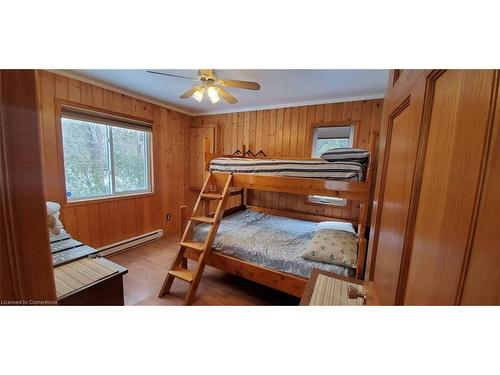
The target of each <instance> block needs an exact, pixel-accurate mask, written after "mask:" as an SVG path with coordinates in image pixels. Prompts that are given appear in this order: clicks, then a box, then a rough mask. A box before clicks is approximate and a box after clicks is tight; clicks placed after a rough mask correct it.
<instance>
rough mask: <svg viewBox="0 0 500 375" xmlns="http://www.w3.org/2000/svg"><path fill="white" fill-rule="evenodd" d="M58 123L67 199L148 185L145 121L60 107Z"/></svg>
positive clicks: (125, 192)
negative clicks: (60, 131)
mask: <svg viewBox="0 0 500 375" xmlns="http://www.w3.org/2000/svg"><path fill="white" fill-rule="evenodd" d="M61 126H62V139H63V154H64V172H65V180H66V196H67V198H68V201H77V200H85V199H94V198H102V197H112V196H120V195H129V194H138V193H146V192H151V191H152V187H151V185H152V183H151V167H150V166H151V128H150V125H149V124H146V123H142V122H140V123H139V122H135V121H134V122H131V121H128V120H124V119H121V118H117V117H114V116H108V115H104V114H103V115H101V114H96V113H90V112H87V111H83V110H82V111H80V110H76V109H75V110H73V109H69V108H68V109H67V108H63V109H62V116H61Z"/></svg>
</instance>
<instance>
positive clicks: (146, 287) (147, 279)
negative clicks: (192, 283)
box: [109, 236, 299, 306]
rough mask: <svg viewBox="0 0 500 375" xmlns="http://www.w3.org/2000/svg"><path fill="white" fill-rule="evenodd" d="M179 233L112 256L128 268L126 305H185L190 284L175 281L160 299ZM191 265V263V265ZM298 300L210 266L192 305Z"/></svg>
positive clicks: (297, 301)
mask: <svg viewBox="0 0 500 375" xmlns="http://www.w3.org/2000/svg"><path fill="white" fill-rule="evenodd" d="M178 241H179V238H178V237H177V236H174V237H172V236H171V237H167V238H163V239H161V240H158V241H154V242H150V243H148V244H145V245H142V246H140V247H136V248H134V249H131V250H128V251H125V252H122V253H119V254H116V255H113V256H110V257H109V259H110V260H112V261H113V262H115V263H118V264H120V265H122V266H124V267H126V268H128V274H126V275H125V276H124V280H123V283H124V286H123V287H124V290H125V305H182V300H183V298H184V294H185V292H186V290H187V285H188V284H187V283H185V282H183V281H181V280H176V281H174V285H173V287H172V291H171V293H170V294H168V295H166V296H165V297H163V298H158V292H159V290H160V288H161V285H162V283H163V280H164V278H165V275H166V272H167V269H168V267H169V266H170V262H171V261H172V258H173V257H174V255H175V254H176V251H177V248H178V246H179V242H178ZM191 266H192V265H190V267H191ZM298 303H299V299H298V298H296V297H293V296H290V295H288V294H285V293H281V292H278V291H276V290H274V289H270V288H267V287H264V286H261V285H258V284H255V283H253V282H251V281H248V280H244V279H242V278H240V277H237V276H233V275H230V274H227V273H225V272H222V271H219V270H217V269H215V268H212V267H209V266H207V267H206V268H205V272H204V274H203V277H202V279H201V283H200V286H199V288H198V293H197V297H196V300H195V301H194V303H193V305H218V306H243V305H298Z"/></svg>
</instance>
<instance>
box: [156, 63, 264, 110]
mask: <svg viewBox="0 0 500 375" xmlns="http://www.w3.org/2000/svg"><path fill="white" fill-rule="evenodd" d="M147 72H148V73H152V74H159V75H162V76H168V77H175V78H183V79H189V80H192V81H200V82H201V84H199V85H196V86H194V87H193V88H191V89H189V90H188V91H186V92H185V93H184V94H182V95H181V96H180V97H181V98H182V99H187V98H190V97H193V98H195V99H196V100H197V101H199V102H201V100H202V99H203V94H204V93H205V92H206V93H207V95H208V97H209V98H210V101H211V102H212V104H216V103H218V102H219V100H220V98H222V99H224V100H225V101H226V102H228V103H230V104H234V103H236V102H237V100H236V98H235V97H234V96H232V95H231V94H230V93H228V92H227V91H226V90H224V89H223V87H235V88H238V89H247V90H259V89H260V85H259V84H258V83H257V82H249V81H236V80H231V79H220V78H218V77H217V75H216V74H215V72H214V71H213V70H212V69H200V70H198V78H192V77H184V76H179V75H176V74H169V73H162V72H155V71H152V70H148V71H147Z"/></svg>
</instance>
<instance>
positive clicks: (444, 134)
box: [404, 70, 499, 305]
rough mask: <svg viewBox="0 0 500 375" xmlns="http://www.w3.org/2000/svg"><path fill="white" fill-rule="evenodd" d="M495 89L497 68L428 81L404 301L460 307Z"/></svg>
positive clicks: (441, 75) (458, 72)
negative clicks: (426, 117)
mask: <svg viewBox="0 0 500 375" xmlns="http://www.w3.org/2000/svg"><path fill="white" fill-rule="evenodd" d="M496 86H497V72H495V71H493V70H447V71H444V72H439V74H436V75H435V76H433V77H431V78H429V90H428V98H429V100H428V101H427V102H426V107H427V109H428V113H429V118H428V119H425V120H424V127H425V128H426V133H427V137H426V141H427V142H426V147H425V156H424V158H423V168H422V172H420V173H419V176H418V179H419V180H420V181H421V182H420V184H421V187H420V192H419V196H418V202H417V210H416V218H415V223H414V233H413V238H412V239H411V256H410V261H409V268H408V278H407V282H406V288H405V293H404V304H407V305H453V304H456V303H459V296H460V290H461V285H462V278H463V273H464V267H465V264H466V263H465V262H466V256H467V253H468V252H469V251H470V246H471V241H472V233H473V231H474V227H475V221H476V215H477V214H476V212H477V208H478V201H479V197H480V195H479V192H480V188H481V179H482V177H481V176H482V174H483V171H484V167H485V159H486V155H487V150H488V147H487V142H488V140H489V134H490V133H491V124H492V120H491V119H492V110H493V108H494V106H493V105H492V103H493V99H494V97H493V95H494V93H495V90H496V89H497V87H496ZM497 194H498V191H497ZM497 205H498V199H497ZM497 217H498V212H497ZM497 228H498V222H497ZM492 234H493V233H492ZM487 243H488V241H486V243H485V244H487ZM496 246H497V251H498V249H499V248H498V243H497V244H496ZM485 270H486V269H485ZM478 271H479V272H481V271H480V270H478ZM487 278H488V277H486V279H484V281H485V282H486V281H487ZM497 288H498V286H497Z"/></svg>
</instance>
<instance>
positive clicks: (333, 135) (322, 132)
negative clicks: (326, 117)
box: [308, 125, 354, 206]
mask: <svg viewBox="0 0 500 375" xmlns="http://www.w3.org/2000/svg"><path fill="white" fill-rule="evenodd" d="M353 136H354V131H353V127H352V126H350V125H345V126H328V127H320V128H315V129H314V135H313V144H312V157H313V158H319V157H320V155H321V154H322V153H323V152H325V151H327V150H331V149H332V148H344V147H352V142H353ZM308 201H309V202H313V203H321V204H331V205H336V206H346V205H347V200H346V199H343V198H336V197H327V196H322V195H309V197H308Z"/></svg>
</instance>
